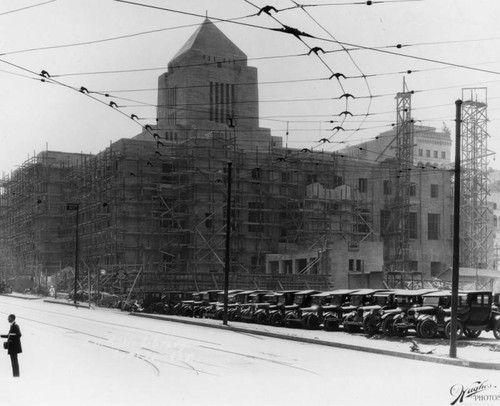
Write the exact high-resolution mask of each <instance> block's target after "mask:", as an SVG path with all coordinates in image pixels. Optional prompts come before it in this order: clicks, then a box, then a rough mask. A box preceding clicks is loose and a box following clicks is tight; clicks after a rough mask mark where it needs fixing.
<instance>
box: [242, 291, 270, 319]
mask: <svg viewBox="0 0 500 406" xmlns="http://www.w3.org/2000/svg"><path fill="white" fill-rule="evenodd" d="M277 303H278V298H277V296H276V295H275V293H274V292H270V291H267V290H266V291H256V292H253V293H251V294H250V295H248V299H247V302H246V303H243V304H242V305H241V306H240V315H239V319H240V320H241V321H244V322H246V323H258V324H265V323H267V321H268V319H269V309H270V308H272V306H275V305H277Z"/></svg>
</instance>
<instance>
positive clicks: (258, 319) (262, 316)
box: [255, 313, 266, 324]
mask: <svg viewBox="0 0 500 406" xmlns="http://www.w3.org/2000/svg"><path fill="white" fill-rule="evenodd" d="M255 322H256V323H257V324H266V315H265V314H264V313H257V315H256V316H255Z"/></svg>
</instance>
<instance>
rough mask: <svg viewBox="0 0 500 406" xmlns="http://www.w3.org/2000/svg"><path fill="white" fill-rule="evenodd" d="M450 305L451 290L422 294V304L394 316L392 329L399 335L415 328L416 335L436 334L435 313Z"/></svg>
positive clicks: (424, 336)
mask: <svg viewBox="0 0 500 406" xmlns="http://www.w3.org/2000/svg"><path fill="white" fill-rule="evenodd" d="M450 306H451V292H450V291H448V290H443V291H438V292H431V293H427V294H425V295H423V296H422V305H421V306H418V307H412V308H410V309H409V310H408V312H407V313H406V314H403V313H401V314H399V315H397V316H396V317H395V318H394V326H393V327H394V331H395V332H396V333H397V334H399V335H404V334H406V333H407V332H408V331H409V330H415V332H416V334H417V337H422V338H433V337H435V336H436V334H437V326H436V322H435V320H436V314H437V312H438V311H441V310H442V309H448V308H449V307H450Z"/></svg>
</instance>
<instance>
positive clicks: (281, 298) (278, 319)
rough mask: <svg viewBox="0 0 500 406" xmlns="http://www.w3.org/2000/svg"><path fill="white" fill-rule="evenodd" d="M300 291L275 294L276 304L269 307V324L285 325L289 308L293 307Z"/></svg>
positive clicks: (283, 291) (284, 291)
mask: <svg viewBox="0 0 500 406" xmlns="http://www.w3.org/2000/svg"><path fill="white" fill-rule="evenodd" d="M297 292H299V291H298V290H282V291H278V292H275V293H274V296H275V299H276V304H275V305H272V306H270V307H269V309H268V311H269V315H268V320H267V321H268V323H269V324H270V325H272V326H284V325H285V311H286V307H287V306H291V305H293V300H294V297H295V294H296V293H297Z"/></svg>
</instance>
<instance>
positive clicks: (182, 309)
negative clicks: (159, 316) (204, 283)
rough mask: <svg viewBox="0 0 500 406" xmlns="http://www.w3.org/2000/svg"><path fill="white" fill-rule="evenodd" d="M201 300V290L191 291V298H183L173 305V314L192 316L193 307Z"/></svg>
mask: <svg viewBox="0 0 500 406" xmlns="http://www.w3.org/2000/svg"><path fill="white" fill-rule="evenodd" d="M202 301H203V292H193V293H191V299H186V300H183V301H182V302H181V303H179V304H178V305H176V306H175V314H177V315H179V316H185V317H193V311H194V307H195V306H198V305H200V304H201V303H202Z"/></svg>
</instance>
